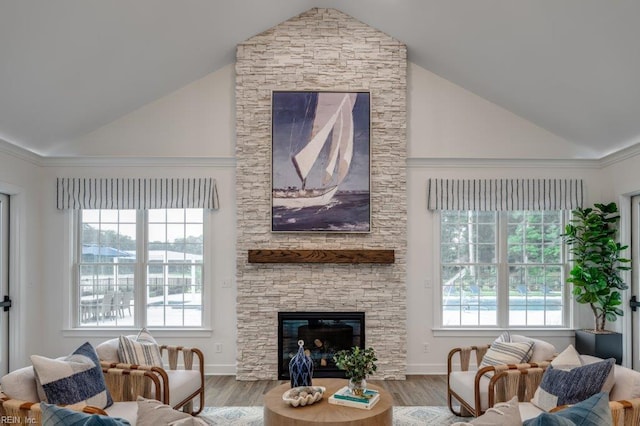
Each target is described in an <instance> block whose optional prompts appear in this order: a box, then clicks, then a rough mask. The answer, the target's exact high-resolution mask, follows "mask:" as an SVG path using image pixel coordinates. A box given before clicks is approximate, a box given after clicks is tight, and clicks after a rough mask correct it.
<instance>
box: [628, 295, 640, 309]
mask: <svg viewBox="0 0 640 426" xmlns="http://www.w3.org/2000/svg"><path fill="white" fill-rule="evenodd" d="M629 306H631V310H632V311H633V312H635V311H636V310H637V309H638V307H640V302H638V300H637V299H636V296H631V300H630V301H629Z"/></svg>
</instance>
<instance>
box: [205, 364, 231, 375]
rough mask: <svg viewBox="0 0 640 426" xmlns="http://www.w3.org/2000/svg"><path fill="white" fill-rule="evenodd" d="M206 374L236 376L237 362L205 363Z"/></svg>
mask: <svg viewBox="0 0 640 426" xmlns="http://www.w3.org/2000/svg"><path fill="white" fill-rule="evenodd" d="M204 374H205V375H207V376H235V375H236V365H235V364H205V365H204Z"/></svg>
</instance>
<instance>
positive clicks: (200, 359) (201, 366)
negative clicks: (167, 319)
mask: <svg viewBox="0 0 640 426" xmlns="http://www.w3.org/2000/svg"><path fill="white" fill-rule="evenodd" d="M169 349H174V350H176V351H178V353H182V352H183V351H186V352H192V353H193V354H194V355H195V356H196V357H197V358H198V368H199V370H201V371H203V372H204V354H203V353H202V351H201V350H200V349H198V348H189V347H185V346H171V345H161V346H160V353H161V354H162V353H164V351H169ZM183 357H184V355H183Z"/></svg>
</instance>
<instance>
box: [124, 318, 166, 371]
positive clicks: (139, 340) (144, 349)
mask: <svg viewBox="0 0 640 426" xmlns="http://www.w3.org/2000/svg"><path fill="white" fill-rule="evenodd" d="M119 340H120V341H119V346H118V357H119V358H120V362H124V363H126V364H137V365H151V366H156V367H162V355H161V354H160V348H159V347H158V342H156V340H155V339H154V338H153V336H151V333H149V332H148V331H147V329H146V328H143V329H142V330H140V333H138V336H136V338H135V339H132V338H130V337H127V336H120V337H119Z"/></svg>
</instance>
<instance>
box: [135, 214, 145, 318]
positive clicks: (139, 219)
mask: <svg viewBox="0 0 640 426" xmlns="http://www.w3.org/2000/svg"><path fill="white" fill-rule="evenodd" d="M146 224H147V214H146V210H138V211H137V212H136V253H137V256H136V259H137V260H136V280H135V289H136V293H135V294H136V297H135V323H136V326H137V327H138V328H140V327H143V326H144V325H146V323H147V310H146V306H147V286H146V282H147V267H146V265H147V244H146V239H147V230H146Z"/></svg>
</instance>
